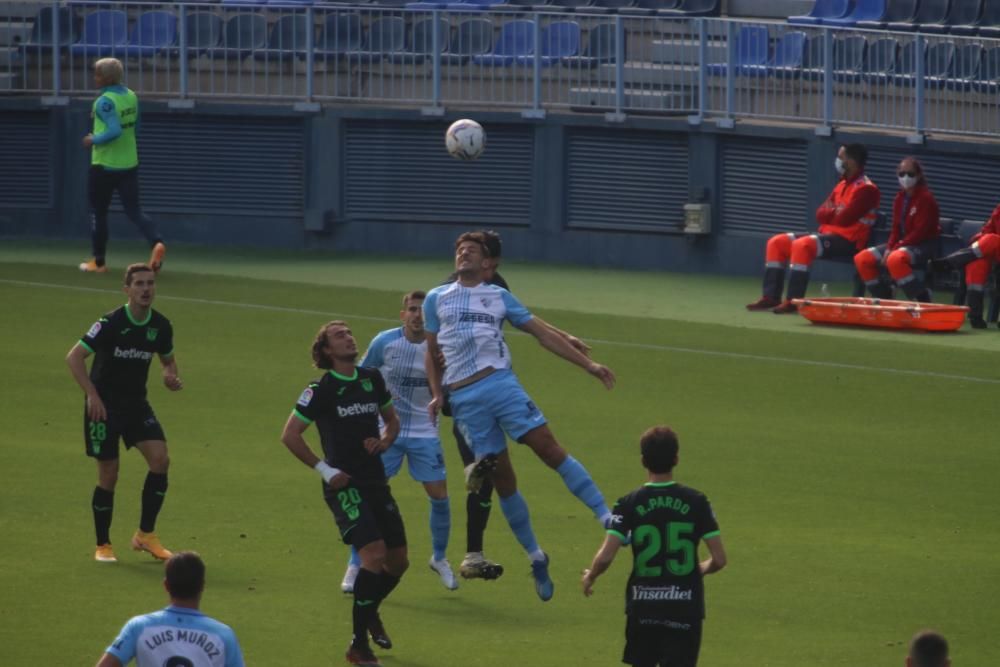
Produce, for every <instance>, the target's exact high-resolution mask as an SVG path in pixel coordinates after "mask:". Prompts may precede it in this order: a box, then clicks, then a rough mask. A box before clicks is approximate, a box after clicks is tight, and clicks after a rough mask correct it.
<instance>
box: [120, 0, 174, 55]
mask: <svg viewBox="0 0 1000 667" xmlns="http://www.w3.org/2000/svg"><path fill="white" fill-rule="evenodd" d="M176 43H177V17H176V16H175V15H174V14H173V13H172V12H159V11H151V12H143V13H142V14H140V15H139V18H138V19H137V20H136V22H135V27H134V28H132V35H131V36H130V37H129V40H128V45H126V47H125V51H124V53H125V55H126V56H128V57H129V58H145V57H148V56H154V55H156V54H157V53H160V52H167V51H168V50H169V48H170V47H171V46H174V45H175V44H176Z"/></svg>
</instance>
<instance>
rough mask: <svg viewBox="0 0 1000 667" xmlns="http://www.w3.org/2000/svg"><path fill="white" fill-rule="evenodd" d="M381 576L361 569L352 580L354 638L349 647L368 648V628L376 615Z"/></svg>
mask: <svg viewBox="0 0 1000 667" xmlns="http://www.w3.org/2000/svg"><path fill="white" fill-rule="evenodd" d="M380 578H381V575H378V574H375V573H374V572H372V571H371V570H366V569H365V568H361V570H360V571H359V572H358V578H357V579H355V580H354V609H353V611H352V616H353V620H354V638H353V639H352V640H351V646H356V647H358V648H369V645H368V628H369V626H371V623H372V620H374V618H375V614H376V613H378V604H377V603H378V600H379V583H380V582H379V579H380Z"/></svg>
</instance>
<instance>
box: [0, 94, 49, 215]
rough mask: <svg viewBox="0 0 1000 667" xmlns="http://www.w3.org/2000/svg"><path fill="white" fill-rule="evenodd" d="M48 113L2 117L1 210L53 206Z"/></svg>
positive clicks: (0, 136)
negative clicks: (3, 208)
mask: <svg viewBox="0 0 1000 667" xmlns="http://www.w3.org/2000/svg"><path fill="white" fill-rule="evenodd" d="M51 144H52V142H51V140H50V137H49V113H48V112H45V111H5V112H4V113H0V207H5V208H11V207H30V208H49V207H50V206H52V178H53V170H52V145H51Z"/></svg>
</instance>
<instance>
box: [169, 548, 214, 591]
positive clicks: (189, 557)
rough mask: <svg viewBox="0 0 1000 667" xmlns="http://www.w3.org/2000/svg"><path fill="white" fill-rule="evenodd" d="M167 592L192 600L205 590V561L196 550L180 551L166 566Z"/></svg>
mask: <svg viewBox="0 0 1000 667" xmlns="http://www.w3.org/2000/svg"><path fill="white" fill-rule="evenodd" d="M164 570H165V571H166V578H167V592H168V593H170V596H171V597H175V598H177V599H179V600H191V599H193V598H196V597H198V596H199V595H201V592H202V591H203V590H205V562H204V561H202V559H201V556H199V555H198V554H197V553H195V552H194V551H178V552H177V553H175V554H174V555H173V556H171V557H170V558H169V559H167V564H166V566H165V567H164Z"/></svg>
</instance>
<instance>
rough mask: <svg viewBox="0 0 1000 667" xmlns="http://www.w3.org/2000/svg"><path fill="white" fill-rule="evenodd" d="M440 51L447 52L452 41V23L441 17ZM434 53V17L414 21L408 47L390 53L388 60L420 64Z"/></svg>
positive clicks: (439, 20)
mask: <svg viewBox="0 0 1000 667" xmlns="http://www.w3.org/2000/svg"><path fill="white" fill-rule="evenodd" d="M437 22H438V53H447V51H448V44H449V42H451V24H450V23H449V22H448V19H445V18H439V19H437ZM433 55H434V19H432V18H431V19H422V20H420V21H414V23H413V26H412V27H411V28H410V39H409V43H408V44H407V45H406V48H405V49H403V50H402V51H401V52H399V53H392V54H389V56H388V60H389V61H390V62H392V63H395V64H397V65H419V64H420V63H422V62H424V61H425V60H427V59H429V58H430V57H432V56H433Z"/></svg>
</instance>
